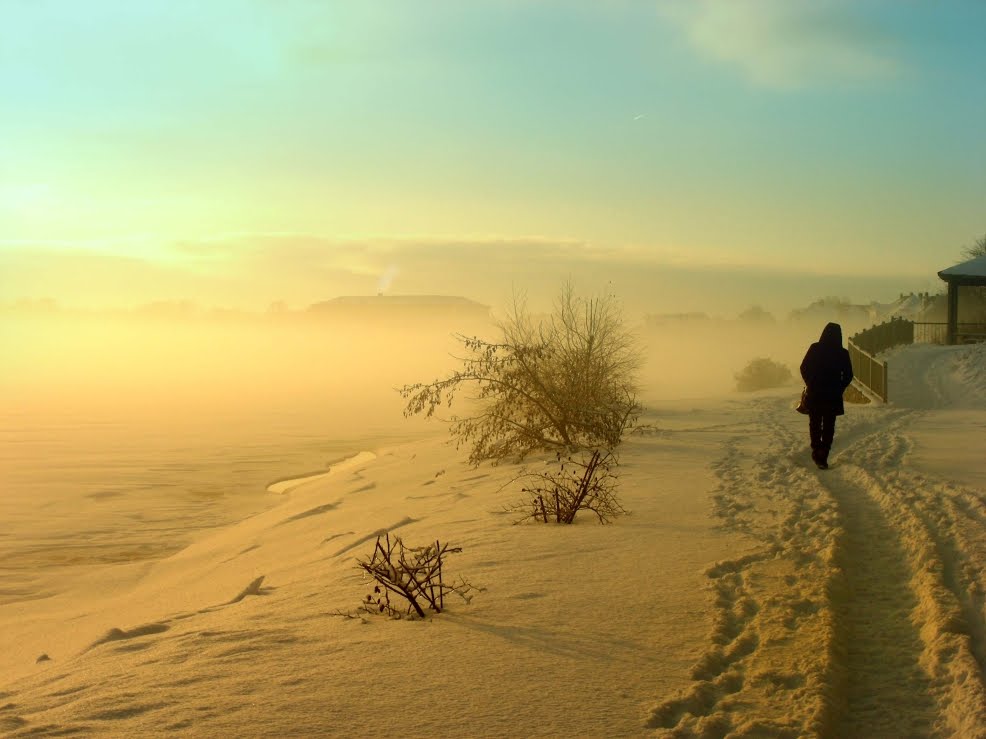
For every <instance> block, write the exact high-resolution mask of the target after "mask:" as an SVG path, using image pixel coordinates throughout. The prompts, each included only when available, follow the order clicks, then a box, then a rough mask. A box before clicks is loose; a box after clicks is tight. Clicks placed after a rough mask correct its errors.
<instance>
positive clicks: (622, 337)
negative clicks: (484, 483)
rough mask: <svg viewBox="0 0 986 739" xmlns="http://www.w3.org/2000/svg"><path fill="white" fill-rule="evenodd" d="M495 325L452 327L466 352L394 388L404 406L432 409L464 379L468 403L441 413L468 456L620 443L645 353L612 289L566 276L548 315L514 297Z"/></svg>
mask: <svg viewBox="0 0 986 739" xmlns="http://www.w3.org/2000/svg"><path fill="white" fill-rule="evenodd" d="M498 328H499V330H500V334H501V338H500V340H499V341H496V342H491V341H486V340H484V339H480V338H477V337H466V336H459V337H458V338H459V340H460V342H461V343H462V346H463V348H464V349H465V356H462V357H458V359H460V360H461V362H462V366H461V367H460V368H459V369H458V370H456V371H454V372H452V374H450V375H449V376H448V377H445V378H443V379H440V380H435V381H434V382H430V383H418V384H413V385H405V386H404V387H402V388H400V389H399V392H400V393H401V396H402V397H403V398H404V399H405V400H406V401H407V405H406V407H405V410H404V415H405V416H412V415H416V414H419V413H424V414H425V416H427V417H431V416H433V415H435V413H436V411H437V410H438V409H440V408H442V407H449V408H450V407H451V406H452V403H453V401H454V400H455V399H456V396H457V394H458V393H459V392H460V391H462V390H464V389H467V391H468V392H470V395H469V396H468V398H464V399H463V400H467V401H468V402H467V406H466V407H467V412H465V413H463V414H462V415H459V414H455V415H452V416H451V417H450V418H449V419H448V420H449V422H450V427H449V430H450V433H451V435H452V437H453V438H455V440H456V442H457V443H458V444H459V445H462V444H468V445H470V451H469V461H470V463H472V464H474V465H478V464H480V463H481V462H484V461H490V462H492V463H493V464H496V463H498V462H501V461H504V460H508V459H509V460H521V459H523V458H524V457H526V456H527V455H528V454H530V453H532V452H536V451H573V450H578V449H583V450H584V449H590V450H592V449H604V450H612V449H614V448H615V447H616V446H618V445H619V443H620V441H621V440H622V438H623V435H624V433H625V432H626V431H627V430H629V428H630V427H631V426H632V424H633V422H634V420H635V419H636V417H637V415H638V414H639V412H640V405H639V403H638V401H637V395H636V393H637V384H636V375H637V372H638V370H639V368H640V365H641V362H642V354H641V351H640V347H639V344H638V342H637V339H636V337H635V336H634V334H633V333H632V332H631V331H630V330H629V329H628V328H627V327H626V324H625V322H624V319H623V315H622V312H621V311H620V309H619V306H618V304H617V302H616V300H615V298H613V297H612V296H609V295H607V296H602V297H595V298H583V297H579V296H577V295H576V294H575V291H574V289H573V287H572V285H571V284H570V283H567V284H565V285H564V287H563V288H562V290H561V291H560V293H559V295H558V298H557V299H556V301H555V304H554V308H553V310H552V312H551V314H550V315H549V316H547V317H546V318H544V319H541V320H536V319H534V318H533V317H532V316H531V314H530V312H529V311H528V310H527V307H526V304H525V302H524V300H523V299H515V300H514V302H513V305H512V306H511V310H510V312H509V313H508V315H507V317H506V319H505V320H503V321H502V322H500V324H499V326H498Z"/></svg>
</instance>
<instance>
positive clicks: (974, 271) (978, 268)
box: [938, 255, 986, 281]
mask: <svg viewBox="0 0 986 739" xmlns="http://www.w3.org/2000/svg"><path fill="white" fill-rule="evenodd" d="M938 276H939V277H941V278H942V279H943V280H945V281H948V280H949V279H957V278H963V277H972V278H980V279H986V255H983V256H981V257H976V258H975V259H970V260H969V261H967V262H962V263H961V264H956V265H955V266H954V267H949V268H948V269H943V270H942V271H941V272H939V273H938Z"/></svg>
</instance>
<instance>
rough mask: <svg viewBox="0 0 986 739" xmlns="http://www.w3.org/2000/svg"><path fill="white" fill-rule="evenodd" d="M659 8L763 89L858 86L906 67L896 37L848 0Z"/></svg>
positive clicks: (701, 47)
mask: <svg viewBox="0 0 986 739" xmlns="http://www.w3.org/2000/svg"><path fill="white" fill-rule="evenodd" d="M659 7H660V8H661V11H662V14H663V15H664V17H666V18H667V19H669V20H670V21H671V22H672V23H674V24H675V25H677V26H678V27H679V28H680V29H681V31H682V32H683V33H684V34H685V36H686V38H687V39H688V41H689V43H690V44H691V46H692V47H693V48H694V49H695V50H696V51H697V52H698V53H699V54H700V55H702V56H704V57H707V58H710V59H712V60H715V61H718V62H721V63H725V64H730V65H733V66H735V67H737V68H738V69H739V70H740V71H741V72H742V74H743V75H744V76H745V77H746V78H747V79H748V80H749V81H751V82H752V83H754V84H756V85H759V86H762V87H767V88H773V89H781V90H791V89H799V88H804V87H809V86H812V85H816V84H822V85H824V84H854V83H861V82H871V81H879V80H886V79H889V78H892V77H894V76H895V75H897V74H898V73H899V71H900V62H899V60H898V59H897V58H896V57H895V55H894V53H893V52H894V49H893V43H892V40H891V39H890V38H889V37H888V35H887V34H886V33H885V32H884V31H883V30H882V29H880V28H878V27H877V26H876V25H875V24H874V23H873V22H872V21H870V20H869V19H868V18H866V17H865V15H864V14H863V13H862V12H861V9H860V6H859V5H854V4H853V3H851V2H848V1H847V0H730V2H721V1H720V0H687V1H685V0H671V1H669V2H666V3H663V4H661V5H660V6H659Z"/></svg>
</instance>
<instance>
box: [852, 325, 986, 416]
mask: <svg viewBox="0 0 986 739" xmlns="http://www.w3.org/2000/svg"><path fill="white" fill-rule="evenodd" d="M955 337H956V339H957V341H958V342H959V343H967V342H971V341H984V340H986V324H982V323H959V324H956V333H955ZM915 342H918V343H928V344H945V343H947V342H948V324H947V323H920V322H918V323H916V322H914V321H908V320H907V319H906V318H891V319H890V320H889V321H887V322H886V323H881V324H880V325H878V326H872V327H871V328H868V329H866V330H865V331H860V332H859V333H858V334H856V335H855V336H853V337H852V338H851V339H849V341H848V342H847V344H848V348H849V358H850V359H851V360H852V373H853V375H855V377H856V380H858V381H859V383H860V384H862V385H865V386H866V387H867V388H869V390H870V391H872V392H873V393H874V394H876V395H877V396H878V397H879V398H881V399H882V400H883V402H887V363H886V361H880V360H879V359H877V358H876V355H877V354H879V353H880V352H883V351H886V350H887V349H892V348H893V347H895V346H899V345H901V344H913V343H915Z"/></svg>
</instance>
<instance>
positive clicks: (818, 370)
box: [801, 323, 852, 470]
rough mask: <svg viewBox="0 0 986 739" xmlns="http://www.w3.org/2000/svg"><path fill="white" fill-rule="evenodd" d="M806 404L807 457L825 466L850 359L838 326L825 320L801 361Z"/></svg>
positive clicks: (848, 378) (848, 376)
mask: <svg viewBox="0 0 986 739" xmlns="http://www.w3.org/2000/svg"><path fill="white" fill-rule="evenodd" d="M801 377H802V378H804V381H805V387H806V388H807V393H805V405H806V406H807V407H808V434H809V436H810V437H811V458H812V460H814V462H815V464H817V465H818V468H819V469H823V470H824V469H827V468H828V466H829V464H828V462H829V450H830V449H831V448H832V439H833V438H834V437H835V417H836V416H841V415H843V414H844V413H845V412H846V410H845V407H844V406H843V404H842V393H844V392H845V390H846V388H847V387H849V383H851V382H852V362H850V361H849V352H848V351H847V350H846V349H845V347H843V346H842V327H841V326H840V325H839V324H838V323H829V324H827V325H826V326H825V328H824V329H822V335H821V338H819V339H818V341H816V342H815V343H814V344H812V345H811V346H810V347H808V352H807V353H806V354H805V358H804V360H802V362H801Z"/></svg>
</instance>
